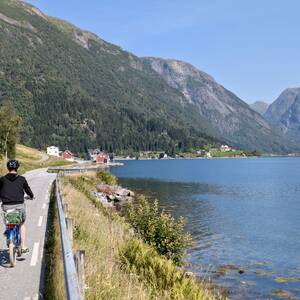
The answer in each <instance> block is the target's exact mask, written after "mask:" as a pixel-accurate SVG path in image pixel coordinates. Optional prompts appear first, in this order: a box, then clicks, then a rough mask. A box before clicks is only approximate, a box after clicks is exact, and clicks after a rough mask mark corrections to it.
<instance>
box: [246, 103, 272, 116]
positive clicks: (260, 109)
mask: <svg viewBox="0 0 300 300" xmlns="http://www.w3.org/2000/svg"><path fill="white" fill-rule="evenodd" d="M250 107H251V108H252V109H253V110H254V111H256V112H257V113H259V114H260V115H262V116H263V115H264V113H265V112H266V111H267V109H268V107H269V104H268V103H266V102H264V101H255V102H254V103H252V104H250Z"/></svg>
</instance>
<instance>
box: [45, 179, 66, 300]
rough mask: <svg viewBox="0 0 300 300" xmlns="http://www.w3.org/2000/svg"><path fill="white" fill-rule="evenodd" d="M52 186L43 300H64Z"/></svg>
mask: <svg viewBox="0 0 300 300" xmlns="http://www.w3.org/2000/svg"><path fill="white" fill-rule="evenodd" d="M54 188H55V187H54V185H53V187H52V190H51V197H50V203H49V215H48V224H47V236H46V242H45V252H44V253H45V277H46V278H45V289H44V298H43V299H45V300H53V299H55V300H64V299H66V295H65V286H64V267H63V259H62V253H61V241H60V228H59V222H58V215H57V210H56V203H55V201H56V198H55V192H54V191H55V190H54Z"/></svg>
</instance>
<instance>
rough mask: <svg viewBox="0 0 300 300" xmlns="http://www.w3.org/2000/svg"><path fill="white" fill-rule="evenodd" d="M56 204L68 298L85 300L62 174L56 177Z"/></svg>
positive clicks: (70, 299)
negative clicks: (66, 213) (65, 202)
mask: <svg viewBox="0 0 300 300" xmlns="http://www.w3.org/2000/svg"><path fill="white" fill-rule="evenodd" d="M56 204H57V211H58V217H59V225H60V236H61V244H62V254H63V255H62V256H63V261H64V277H65V286H66V294H67V299H68V300H83V296H82V295H81V293H80V287H79V281H78V276H77V271H76V266H75V262H74V257H73V251H72V246H71V242H70V240H69V235H68V230H67V225H66V218H65V214H64V210H63V206H62V197H61V185H60V175H59V174H58V175H57V177H56Z"/></svg>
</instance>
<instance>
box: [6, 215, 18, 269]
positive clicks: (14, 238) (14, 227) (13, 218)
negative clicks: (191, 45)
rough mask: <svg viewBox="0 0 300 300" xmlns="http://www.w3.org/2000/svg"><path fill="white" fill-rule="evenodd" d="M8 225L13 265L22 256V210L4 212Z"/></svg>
mask: <svg viewBox="0 0 300 300" xmlns="http://www.w3.org/2000/svg"><path fill="white" fill-rule="evenodd" d="M4 220H5V225H6V231H5V235H6V244H7V248H8V254H9V262H10V265H11V267H15V266H16V260H17V258H16V257H17V256H18V257H21V256H22V248H21V234H20V225H21V223H22V212H21V211H20V210H18V209H10V210H7V211H6V212H5V213H4Z"/></svg>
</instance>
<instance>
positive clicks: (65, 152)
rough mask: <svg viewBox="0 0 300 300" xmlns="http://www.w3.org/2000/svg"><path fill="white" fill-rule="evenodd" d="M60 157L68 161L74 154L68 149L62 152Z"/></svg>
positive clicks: (71, 159) (72, 159)
mask: <svg viewBox="0 0 300 300" xmlns="http://www.w3.org/2000/svg"><path fill="white" fill-rule="evenodd" d="M62 157H63V158H64V159H66V160H69V161H74V155H73V153H72V152H71V151H70V150H65V151H64V152H63V154H62Z"/></svg>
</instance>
